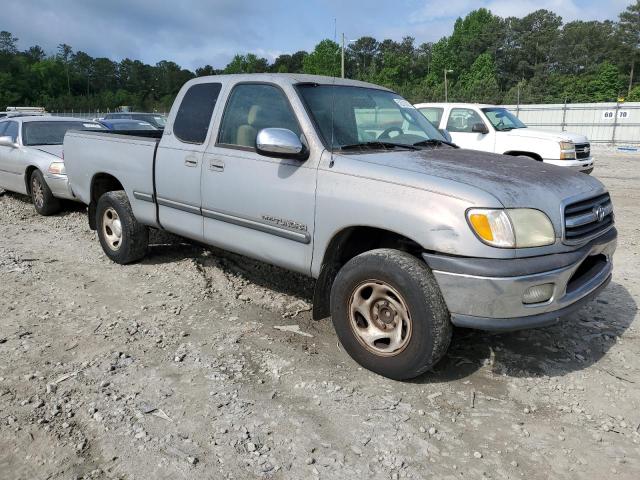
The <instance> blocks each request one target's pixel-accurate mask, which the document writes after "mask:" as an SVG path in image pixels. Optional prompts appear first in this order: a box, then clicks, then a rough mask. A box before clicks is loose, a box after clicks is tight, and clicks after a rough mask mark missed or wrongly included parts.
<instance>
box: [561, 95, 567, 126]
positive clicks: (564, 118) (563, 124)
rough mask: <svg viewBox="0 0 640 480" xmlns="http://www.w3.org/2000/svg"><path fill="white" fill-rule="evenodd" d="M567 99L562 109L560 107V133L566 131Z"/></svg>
mask: <svg viewBox="0 0 640 480" xmlns="http://www.w3.org/2000/svg"><path fill="white" fill-rule="evenodd" d="M566 120H567V99H566V98H565V99H564V107H562V125H561V127H562V131H563V132H564V131H566V126H567V122H566Z"/></svg>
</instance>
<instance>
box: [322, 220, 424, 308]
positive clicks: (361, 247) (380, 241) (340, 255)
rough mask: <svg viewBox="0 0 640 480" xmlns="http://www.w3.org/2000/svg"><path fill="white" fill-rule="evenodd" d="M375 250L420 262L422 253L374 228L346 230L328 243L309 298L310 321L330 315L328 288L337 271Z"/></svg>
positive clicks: (404, 240) (407, 240) (395, 235)
mask: <svg viewBox="0 0 640 480" xmlns="http://www.w3.org/2000/svg"><path fill="white" fill-rule="evenodd" d="M376 248H393V249H396V250H401V251H403V252H407V253H410V254H411V255H413V256H415V257H418V258H420V254H421V253H422V252H423V251H424V249H423V248H422V247H421V246H420V245H419V244H418V243H416V242H415V241H413V240H411V239H410V238H407V237H405V236H404V235H400V234H398V233H395V232H391V231H389V230H384V229H381V228H374V227H349V228H345V229H344V230H342V231H340V232H338V233H337V234H336V235H335V236H334V237H333V238H332V239H331V241H330V242H329V245H328V246H327V249H326V251H325V254H324V258H323V259H322V268H321V269H320V275H319V276H318V280H317V281H316V286H315V291H314V295H313V318H314V319H316V320H319V319H321V318H325V317H328V316H329V315H330V297H331V286H332V285H333V280H334V279H335V277H336V275H337V274H338V271H339V270H340V269H341V268H342V266H343V265H344V264H345V263H347V262H348V261H349V260H351V259H352V258H353V257H355V256H357V255H360V254H361V253H364V252H368V251H369V250H374V249H376Z"/></svg>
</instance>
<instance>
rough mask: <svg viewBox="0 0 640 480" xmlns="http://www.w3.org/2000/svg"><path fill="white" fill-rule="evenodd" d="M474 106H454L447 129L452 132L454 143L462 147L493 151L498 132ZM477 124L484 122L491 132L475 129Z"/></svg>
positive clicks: (448, 119) (449, 115)
mask: <svg viewBox="0 0 640 480" xmlns="http://www.w3.org/2000/svg"><path fill="white" fill-rule="evenodd" d="M487 123H488V122H487V121H486V120H485V119H483V118H482V116H481V115H480V114H479V113H478V112H476V111H475V110H474V109H472V108H463V107H455V108H452V109H451V111H450V112H449V114H448V117H447V124H446V127H445V128H446V129H447V130H448V131H449V133H450V134H451V138H452V139H453V143H455V144H456V145H458V146H459V147H461V148H468V149H471V150H482V151H484V152H493V151H494V150H495V141H496V132H495V131H494V130H493V127H492V126H491V125H488V124H487ZM475 124H483V125H484V126H485V127H487V129H488V130H489V133H478V132H474V131H473V126H474V125H475Z"/></svg>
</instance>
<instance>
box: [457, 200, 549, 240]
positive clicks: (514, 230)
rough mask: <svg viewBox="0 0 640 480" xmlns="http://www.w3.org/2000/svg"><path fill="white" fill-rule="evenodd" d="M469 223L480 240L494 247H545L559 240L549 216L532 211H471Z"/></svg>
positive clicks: (520, 209)
mask: <svg viewBox="0 0 640 480" xmlns="http://www.w3.org/2000/svg"><path fill="white" fill-rule="evenodd" d="M467 220H468V221H469V225H470V226H471V229H472V230H473V231H474V233H475V234H476V235H477V237H478V238H479V239H480V240H481V241H482V242H484V243H486V244H487V245H491V246H492V247H499V248H528V247H542V246H544V245H551V244H553V243H554V242H555V241H556V238H555V231H554V230H553V225H552V224H551V220H549V217H547V216H546V215H545V214H544V213H543V212H541V211H540V210H534V209H532V208H514V209H508V210H502V209H495V210H494V209H486V208H472V209H470V210H468V211H467Z"/></svg>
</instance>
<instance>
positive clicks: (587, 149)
mask: <svg viewBox="0 0 640 480" xmlns="http://www.w3.org/2000/svg"><path fill="white" fill-rule="evenodd" d="M575 149H576V158H577V159H581V158H589V157H590V156H591V145H590V144H588V143H577V144H576V146H575Z"/></svg>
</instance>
